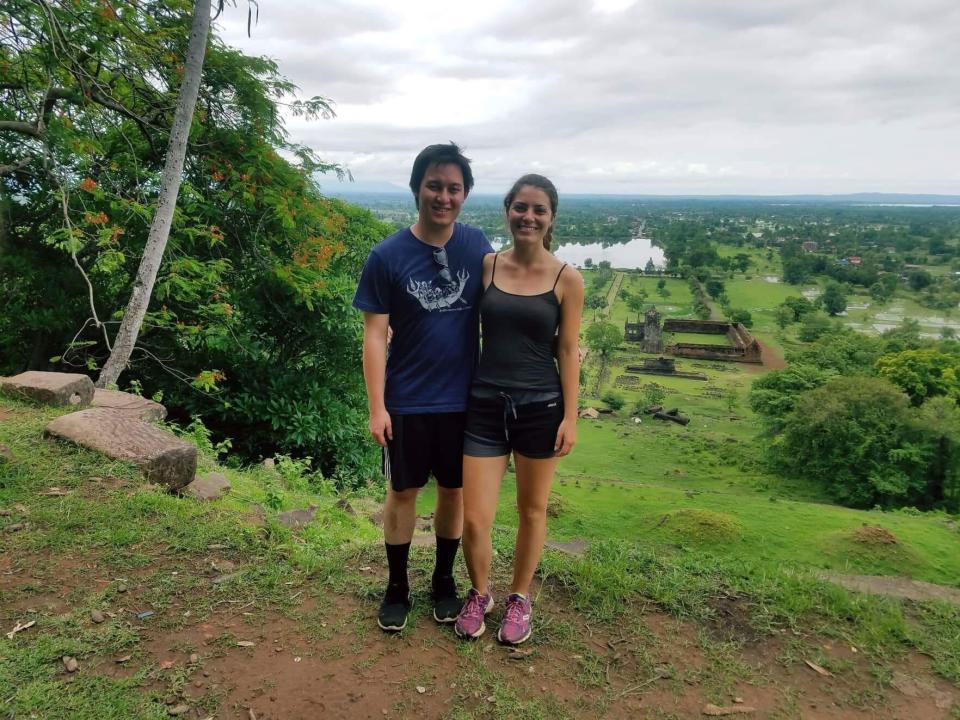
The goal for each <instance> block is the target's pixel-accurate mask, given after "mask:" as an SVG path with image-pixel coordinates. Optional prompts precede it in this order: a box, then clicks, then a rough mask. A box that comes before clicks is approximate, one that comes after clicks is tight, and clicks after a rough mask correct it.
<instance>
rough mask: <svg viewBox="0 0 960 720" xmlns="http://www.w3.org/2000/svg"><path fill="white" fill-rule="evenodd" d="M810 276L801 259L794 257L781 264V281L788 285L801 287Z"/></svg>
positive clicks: (805, 264)
mask: <svg viewBox="0 0 960 720" xmlns="http://www.w3.org/2000/svg"><path fill="white" fill-rule="evenodd" d="M809 276H810V271H809V269H808V268H807V263H806V262H805V261H804V259H803V258H800V257H795V258H791V259H790V260H787V261H786V262H785V263H784V264H783V281H784V282H785V283H789V284H790V285H802V284H803V283H805V282H806V281H807V278H808V277H809Z"/></svg>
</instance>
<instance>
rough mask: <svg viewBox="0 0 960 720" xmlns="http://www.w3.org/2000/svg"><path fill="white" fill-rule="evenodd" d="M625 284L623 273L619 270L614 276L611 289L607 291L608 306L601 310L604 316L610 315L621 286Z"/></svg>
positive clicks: (601, 314)
mask: <svg viewBox="0 0 960 720" xmlns="http://www.w3.org/2000/svg"><path fill="white" fill-rule="evenodd" d="M622 286H623V273H622V272H618V273H616V274H615V275H614V276H613V282H612V283H610V290H609V291H608V292H607V306H606V307H605V308H603V309H602V310H601V311H600V316H601V317H603V318H606V317H609V316H610V312H611V311H612V310H613V303H614V302H616V300H617V295H618V294H619V292H620V288H621V287H622Z"/></svg>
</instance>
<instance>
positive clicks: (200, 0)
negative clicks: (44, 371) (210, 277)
mask: <svg viewBox="0 0 960 720" xmlns="http://www.w3.org/2000/svg"><path fill="white" fill-rule="evenodd" d="M209 30H210V0H195V2H194V8H193V27H192V29H191V31H190V44H189V45H188V47H187V56H186V60H185V62H184V72H183V84H182V85H181V86H180V92H179V95H178V96H177V107H176V110H175V111H174V115H173V127H172V128H171V129H170V143H169V145H168V146H167V153H166V164H165V166H164V169H163V178H162V179H161V181H160V195H159V198H158V200H157V206H156V210H155V212H154V216H153V222H152V223H151V224H150V235H149V236H148V238H147V245H146V247H145V248H144V250H143V256H142V258H141V259H140V268H139V270H137V278H136V280H135V281H134V283H133V293H132V295H131V296H130V302H129V303H127V307H126V311H125V312H124V314H123V322H121V323H120V330H119V331H118V332H117V336H116V338H115V339H114V345H113V349H112V350H111V352H110V357H109V358H108V359H107V363H106V365H104V367H103V370H102V371H101V373H100V377H99V378H97V387H101V388H103V387H109V386H111V385H115V384H116V382H117V378H118V377H119V376H120V373H121V372H123V370H124V369H125V368H126V367H127V363H128V362H129V361H130V354H131V353H132V352H133V346H134V345H135V344H136V342H137V337H138V336H139V334H140V326H141V325H142V323H143V318H144V316H145V315H146V314H147V307H148V306H149V304H150V298H151V296H152V295H153V285H154V283H155V282H156V279H157V272H158V271H159V270H160V262H161V260H162V259H163V252H164V250H165V249H166V247H167V239H168V238H169V237H170V226H171V224H172V223H173V212H174V210H175V209H176V206H177V196H178V195H179V194H180V182H181V179H182V174H183V163H184V158H185V157H186V154H187V140H188V139H189V136H190V125H191V124H192V122H193V110H194V107H195V106H196V104H197V95H198V93H199V91H200V77H201V75H202V74H203V59H204V55H205V52H206V47H207V33H208V32H209Z"/></svg>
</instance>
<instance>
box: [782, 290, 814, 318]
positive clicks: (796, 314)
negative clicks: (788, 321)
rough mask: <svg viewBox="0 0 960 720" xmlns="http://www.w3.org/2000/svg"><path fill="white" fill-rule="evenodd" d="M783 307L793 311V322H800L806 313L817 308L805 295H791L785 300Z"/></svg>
mask: <svg viewBox="0 0 960 720" xmlns="http://www.w3.org/2000/svg"><path fill="white" fill-rule="evenodd" d="M781 307H786V308H788V309H789V310H790V312H792V313H793V322H800V321H801V320H803V318H804V316H805V315H807V314H809V313H812V312H813V311H814V310H816V308H815V307H814V305H813V303H812V302H810V301H809V300H807V299H806V298H805V297H803V296H800V297H797V296H790V297H788V298H787V299H786V300H784V301H783V305H782V306H781Z"/></svg>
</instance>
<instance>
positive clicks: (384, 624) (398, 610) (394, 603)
mask: <svg viewBox="0 0 960 720" xmlns="http://www.w3.org/2000/svg"><path fill="white" fill-rule="evenodd" d="M412 607H413V601H412V599H411V598H410V590H409V589H407V588H404V587H400V586H399V585H387V591H386V592H385V593H384V595H383V602H382V603H380V612H379V613H378V614H377V625H379V626H380V629H381V630H384V631H386V632H400V631H401V630H403V629H404V628H405V627H406V626H407V615H408V614H409V612H410V608H412Z"/></svg>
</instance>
